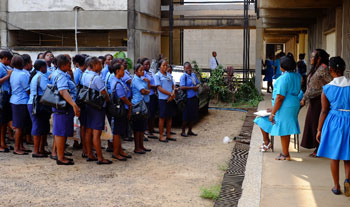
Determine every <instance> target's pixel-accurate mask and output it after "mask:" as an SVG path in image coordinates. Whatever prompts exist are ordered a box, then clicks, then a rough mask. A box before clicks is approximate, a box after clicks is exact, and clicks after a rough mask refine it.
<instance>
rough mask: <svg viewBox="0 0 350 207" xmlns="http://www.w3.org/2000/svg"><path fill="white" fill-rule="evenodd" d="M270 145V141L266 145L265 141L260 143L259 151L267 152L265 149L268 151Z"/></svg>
mask: <svg viewBox="0 0 350 207" xmlns="http://www.w3.org/2000/svg"><path fill="white" fill-rule="evenodd" d="M271 146H272V144H271V142H269V144H268V145H265V143H264V144H263V145H261V147H260V151H261V152H267V151H269V149H271Z"/></svg>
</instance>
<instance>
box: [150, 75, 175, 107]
mask: <svg viewBox="0 0 350 207" xmlns="http://www.w3.org/2000/svg"><path fill="white" fill-rule="evenodd" d="M154 82H155V85H156V86H160V87H162V88H163V89H165V90H167V91H169V92H170V93H172V91H173V85H174V82H173V76H172V75H171V74H170V73H166V75H163V74H162V73H161V72H160V71H159V72H158V73H157V74H156V75H155V76H154ZM168 98H169V95H166V94H164V93H162V92H160V91H159V90H158V99H161V100H167V99H168Z"/></svg>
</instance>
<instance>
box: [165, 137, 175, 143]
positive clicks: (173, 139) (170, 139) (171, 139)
mask: <svg viewBox="0 0 350 207" xmlns="http://www.w3.org/2000/svg"><path fill="white" fill-rule="evenodd" d="M166 139H167V140H169V141H173V142H175V141H176V138H171V137H170V138H166Z"/></svg>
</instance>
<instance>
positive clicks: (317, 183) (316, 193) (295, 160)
mask: <svg viewBox="0 0 350 207" xmlns="http://www.w3.org/2000/svg"><path fill="white" fill-rule="evenodd" d="M265 100H267V101H264V102H262V103H260V105H259V109H265V108H266V107H270V106H271V102H270V101H268V100H271V95H265ZM305 115H306V108H305V107H304V108H303V109H302V110H301V111H300V113H299V123H300V127H301V131H303V127H304V126H303V125H304V120H305ZM301 137H302V136H300V141H301ZM261 140H262V137H261ZM292 142H293V140H292V141H291V145H290V151H291V157H292V161H290V162H288V161H276V160H274V158H275V157H276V156H277V155H278V154H279V153H280V152H281V143H280V138H279V137H275V152H268V153H264V154H263V164H262V169H263V170H262V181H261V184H262V187H261V201H260V206H261V207H275V206H278V207H279V206H283V207H289V206H291V207H296V206H298V207H299V206H300V207H302V206H305V207H313V206H318V207H349V206H350V198H347V197H345V196H344V195H339V196H335V195H333V193H332V192H331V188H332V186H333V182H332V177H331V172H330V169H329V160H327V159H324V158H309V156H308V155H309V154H310V153H311V152H312V150H307V149H304V148H300V152H299V153H298V152H297V151H296V150H295V149H294V144H293V143H292ZM257 150H258V149H257ZM341 165H342V164H341ZM340 172H341V174H340V181H343V180H344V168H343V166H341V170H340Z"/></svg>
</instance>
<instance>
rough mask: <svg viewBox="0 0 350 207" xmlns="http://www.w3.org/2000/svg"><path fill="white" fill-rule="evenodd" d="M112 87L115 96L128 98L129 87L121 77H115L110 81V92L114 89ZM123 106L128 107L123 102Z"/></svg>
mask: <svg viewBox="0 0 350 207" xmlns="http://www.w3.org/2000/svg"><path fill="white" fill-rule="evenodd" d="M115 84H117V85H115ZM114 87H116V88H115V90H116V92H115V98H123V97H126V98H129V97H128V91H129V88H128V87H127V86H126V84H125V83H124V82H123V81H122V80H121V79H118V78H115V79H113V80H112V81H111V90H112V92H113V90H114ZM125 108H126V109H128V108H129V106H128V105H126V104H125Z"/></svg>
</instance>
